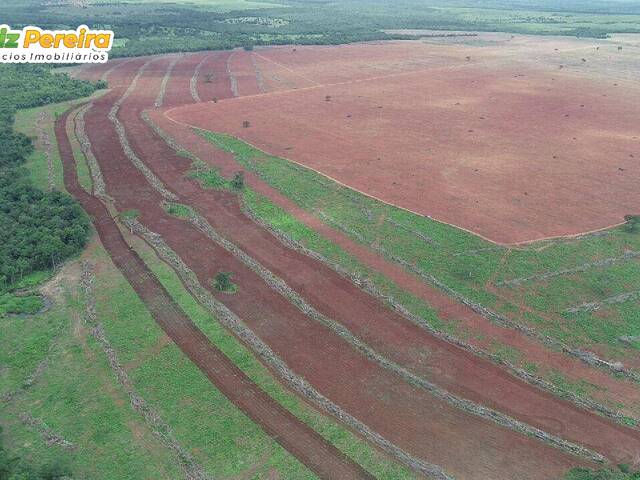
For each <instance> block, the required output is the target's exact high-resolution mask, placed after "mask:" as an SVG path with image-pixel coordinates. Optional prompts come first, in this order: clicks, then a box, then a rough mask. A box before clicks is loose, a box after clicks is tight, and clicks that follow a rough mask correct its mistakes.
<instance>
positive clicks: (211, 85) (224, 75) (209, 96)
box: [197, 52, 233, 102]
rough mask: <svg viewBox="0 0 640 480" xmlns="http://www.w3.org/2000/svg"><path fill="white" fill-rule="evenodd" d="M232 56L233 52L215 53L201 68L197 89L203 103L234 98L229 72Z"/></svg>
mask: <svg viewBox="0 0 640 480" xmlns="http://www.w3.org/2000/svg"><path fill="white" fill-rule="evenodd" d="M230 55H231V52H215V53H214V54H212V55H210V56H209V57H207V59H206V60H205V61H204V63H203V64H202V66H201V67H200V75H199V76H198V82H197V88H198V95H199V96H200V99H201V100H202V101H203V102H211V101H213V100H214V99H216V100H222V99H225V98H231V97H233V92H232V91H231V81H230V79H229V74H228V72H227V60H228V59H229V56H230ZM208 76H210V77H208ZM207 80H210V81H207Z"/></svg>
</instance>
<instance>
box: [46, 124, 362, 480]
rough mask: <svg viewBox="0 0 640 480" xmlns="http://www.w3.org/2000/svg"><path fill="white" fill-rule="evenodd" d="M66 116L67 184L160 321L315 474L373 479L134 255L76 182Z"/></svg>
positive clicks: (61, 132)
mask: <svg viewBox="0 0 640 480" xmlns="http://www.w3.org/2000/svg"><path fill="white" fill-rule="evenodd" d="M67 116H68V112H67V113H65V114H64V115H62V116H61V117H60V118H58V119H57V120H56V137H57V140H58V145H59V149H60V156H61V158H62V161H63V165H64V181H65V186H66V188H67V190H68V191H69V192H70V193H71V194H72V195H73V196H74V197H75V198H76V199H78V200H79V201H80V203H81V204H82V206H83V207H84V209H85V210H86V211H87V213H88V214H89V215H91V217H92V221H93V224H94V226H95V228H96V230H97V232H98V235H99V236H100V240H101V242H102V245H103V246H104V247H105V249H106V250H107V252H108V253H109V255H110V257H111V259H112V260H113V262H114V264H115V265H116V267H117V268H118V269H119V270H120V272H121V273H122V274H123V275H124V277H125V278H126V279H127V281H128V282H129V283H130V284H131V286H132V287H133V289H134V290H135V291H136V293H137V294H138V296H139V297H140V299H141V300H142V301H143V302H144V304H145V306H146V307H147V308H148V310H149V312H150V313H151V315H152V316H153V318H154V319H155V321H156V322H157V323H158V325H160V327H161V328H162V329H163V330H164V331H165V333H166V334H167V335H168V336H169V337H170V338H171V339H172V340H173V341H174V342H175V343H176V345H178V347H179V348H180V349H181V350H182V351H183V353H185V355H187V357H189V359H190V360H191V361H192V362H193V363H195V364H196V365H197V366H198V368H200V370H201V371H202V372H203V373H204V374H205V375H206V376H207V377H208V378H209V380H210V381H211V383H212V384H213V385H214V386H215V387H216V388H217V389H218V390H220V391H221V392H222V393H223V394H224V395H225V396H226V397H227V398H228V399H229V400H230V401H231V402H232V403H233V404H234V405H236V406H237V407H238V408H239V409H240V410H241V411H243V412H244V413H245V414H246V415H247V416H248V417H249V418H251V419H252V420H253V421H255V422H256V423H257V424H258V425H260V426H261V427H262V428H263V429H264V430H265V431H266V432H267V434H269V435H270V436H271V437H272V438H274V439H275V440H276V441H277V442H278V443H280V444H281V445H282V446H283V447H284V448H285V449H286V450H288V451H289V452H290V453H292V454H293V455H294V456H296V457H297V458H298V459H299V460H300V461H301V462H302V463H304V464H305V465H307V466H308V467H309V468H310V469H311V470H312V471H313V472H315V473H316V474H317V475H318V477H320V478H324V479H343V478H349V479H368V478H373V477H371V475H369V474H368V473H367V472H366V471H364V470H363V469H362V468H361V467H360V466H359V465H357V464H355V463H354V462H352V461H350V460H349V459H348V458H347V457H346V456H345V455H344V454H343V453H342V452H340V451H338V450H337V449H336V448H335V447H333V446H332V445H330V444H329V443H327V441H326V440H325V439H324V438H322V437H321V436H320V435H319V434H318V433H316V432H315V431H314V430H312V429H311V428H309V427H308V426H307V425H305V424H304V423H302V422H301V421H300V420H298V419H297V418H296V417H294V416H293V415H292V414H291V413H290V412H289V411H288V410H285V409H284V408H283V407H282V406H281V405H280V404H278V403H277V402H276V401H275V400H273V399H272V398H271V397H270V396H269V395H267V394H266V393H265V392H263V391H262V390H261V389H260V388H259V387H258V386H257V385H256V384H254V383H253V382H252V381H251V379H249V378H248V377H247V376H246V375H245V374H244V373H243V372H242V371H241V370H240V369H239V368H238V367H236V365H235V364H234V363H233V362H232V361H231V360H230V359H229V358H228V357H227V356H226V355H224V354H223V353H222V352H221V351H220V350H218V349H217V348H216V347H215V346H214V345H213V344H212V343H211V342H210V341H209V339H208V338H207V337H206V336H205V335H204V334H203V333H202V332H201V331H200V330H199V329H198V328H197V327H196V326H195V325H194V324H193V323H192V322H191V320H190V319H189V318H188V317H187V316H186V315H185V313H184V312H183V311H182V309H181V308H180V307H179V306H178V305H177V304H176V303H175V302H174V301H173V299H172V298H171V297H170V295H169V294H168V293H167V291H166V290H165V289H164V287H163V286H162V285H161V284H160V282H159V281H158V280H157V279H156V277H155V276H154V274H153V273H152V272H151V271H150V270H149V269H148V268H147V266H146V265H145V263H144V262H143V261H142V259H141V258H140V257H139V256H138V254H137V253H136V252H135V251H134V250H132V249H131V248H129V246H128V244H127V243H126V242H125V240H124V238H123V237H122V234H121V233H120V231H119V229H118V227H117V225H116V224H115V222H114V220H113V219H112V218H111V216H110V214H109V212H108V211H107V209H106V208H105V206H104V205H103V204H102V203H101V202H100V201H99V200H98V199H97V198H96V197H93V196H91V195H89V194H87V193H86V192H85V191H84V190H83V189H82V187H81V186H80V185H79V183H78V179H77V174H76V168H75V160H74V158H73V153H72V148H71V144H70V143H69V140H68V138H67V136H66V131H65V124H66V119H67Z"/></svg>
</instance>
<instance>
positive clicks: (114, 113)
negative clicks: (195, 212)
mask: <svg viewBox="0 0 640 480" xmlns="http://www.w3.org/2000/svg"><path fill="white" fill-rule="evenodd" d="M160 58H162V57H160ZM157 60H159V58H155V59H152V60H149V61H147V62H146V63H145V64H144V65H142V66H141V67H140V69H139V70H138V73H137V74H136V76H135V77H134V78H133V81H132V82H131V84H130V85H129V87H128V88H127V90H126V91H125V92H124V94H123V95H122V96H121V97H120V98H119V99H118V100H117V101H116V102H115V103H114V104H113V107H112V108H111V111H110V112H109V115H108V118H109V120H111V123H113V125H114V127H115V130H116V133H117V134H118V139H119V140H120V145H121V146H122V150H123V151H124V154H125V155H126V156H127V158H128V159H129V160H131V163H133V165H134V166H135V167H136V168H137V169H138V170H140V172H142V174H143V175H144V176H145V178H146V179H147V181H148V182H149V183H150V184H151V185H152V186H153V187H154V188H155V189H156V190H157V191H158V192H159V193H160V195H162V196H163V197H164V198H165V199H167V200H172V201H176V200H178V197H176V196H175V195H174V194H173V193H171V192H170V191H169V190H167V189H166V188H165V187H164V185H163V184H162V182H161V181H160V179H159V178H158V177H156V175H155V174H154V173H153V172H152V171H151V170H149V168H148V167H147V166H146V165H145V164H144V162H143V161H142V160H140V158H138V156H137V155H136V154H135V152H134V151H133V149H132V148H131V145H129V140H127V134H126V131H125V128H124V126H123V125H122V123H121V122H120V120H119V119H118V111H119V110H120V107H121V105H122V104H123V103H124V101H125V100H126V99H127V98H128V97H129V95H131V93H132V92H133V91H134V90H135V88H136V85H137V83H138V79H139V78H140V76H141V75H142V74H143V73H144V71H145V70H146V69H147V67H148V66H149V65H150V64H151V63H152V62H154V61H157Z"/></svg>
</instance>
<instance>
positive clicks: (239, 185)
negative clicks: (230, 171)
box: [231, 171, 244, 191]
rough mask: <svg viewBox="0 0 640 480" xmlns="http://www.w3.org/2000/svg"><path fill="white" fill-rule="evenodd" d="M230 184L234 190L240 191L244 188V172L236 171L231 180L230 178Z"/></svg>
mask: <svg viewBox="0 0 640 480" xmlns="http://www.w3.org/2000/svg"><path fill="white" fill-rule="evenodd" d="M231 186H232V187H233V189H234V190H237V191H241V190H244V172H243V171H240V172H236V173H235V175H234V176H233V180H231Z"/></svg>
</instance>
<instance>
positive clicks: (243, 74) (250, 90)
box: [229, 50, 261, 97]
mask: <svg viewBox="0 0 640 480" xmlns="http://www.w3.org/2000/svg"><path fill="white" fill-rule="evenodd" d="M251 55H252V52H246V51H244V50H234V51H233V54H232V55H231V57H229V68H230V70H231V74H232V75H233V76H234V77H235V79H236V82H237V85H238V96H240V97H243V96H245V95H256V94H258V93H261V90H260V86H259V85H258V80H257V78H256V69H255V66H254V65H253V62H252V61H251Z"/></svg>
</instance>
